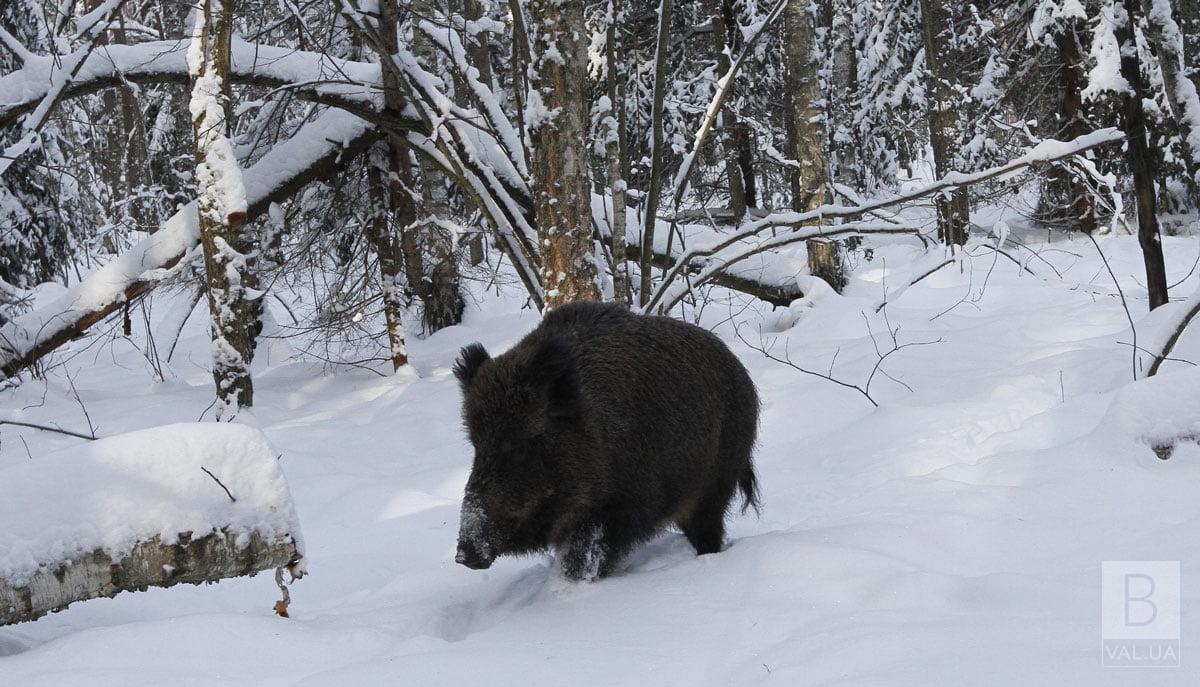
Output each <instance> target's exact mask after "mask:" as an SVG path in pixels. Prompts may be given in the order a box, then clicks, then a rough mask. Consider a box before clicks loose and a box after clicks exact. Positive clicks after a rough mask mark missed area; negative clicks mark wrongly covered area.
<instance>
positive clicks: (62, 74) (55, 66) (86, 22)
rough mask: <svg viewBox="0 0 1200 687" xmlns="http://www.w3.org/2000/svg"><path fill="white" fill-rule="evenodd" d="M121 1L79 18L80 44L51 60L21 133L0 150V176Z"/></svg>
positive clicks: (54, 102)
mask: <svg viewBox="0 0 1200 687" xmlns="http://www.w3.org/2000/svg"><path fill="white" fill-rule="evenodd" d="M125 2H126V0H105V2H103V3H102V4H101V5H100V6H99V7H97V8H96V9H95V10H93V11H91V12H89V13H88V14H86V15H84V16H83V17H81V18H80V20H79V24H80V26H81V27H82V29H81V30H80V32H79V36H78V37H79V38H83V39H84V41H85V42H84V44H83V47H82V48H81V49H79V50H77V51H75V52H73V53H71V54H70V55H68V56H65V57H62V58H59V59H58V60H54V61H52V62H51V64H50V69H49V74H48V77H49V78H48V81H47V87H46V92H45V94H44V95H42V97H41V98H40V100H39V102H38V104H37V106H36V107H34V108H33V111H32V112H30V113H29V116H27V117H26V118H25V120H24V122H23V123H22V127H21V137H20V138H19V139H17V141H16V142H15V143H13V144H12V145H10V146H8V148H6V149H5V150H4V153H3V154H0V177H2V176H4V172H6V171H7V170H8V168H9V166H11V165H12V163H13V161H14V160H15V159H17V158H18V157H20V156H21V155H23V154H24V153H25V151H27V150H29V148H30V147H32V146H33V143H34V141H36V140H37V136H38V132H39V131H40V130H41V128H42V126H43V125H45V123H46V121H47V120H49V119H50V115H51V113H53V112H54V107H55V106H56V105H57V104H58V102H59V100H61V99H62V97H63V91H64V90H65V89H66V88H67V86H68V85H70V84H71V83H72V82H74V81H75V79H76V78H77V76H78V75H79V72H80V70H82V69H83V67H84V65H85V63H86V62H87V61H88V57H89V56H90V55H91V54H92V51H93V50H95V48H96V43H97V41H98V40H99V38H100V34H101V32H103V31H104V29H105V28H106V27H107V25H108V19H109V17H111V16H113V15H115V14H116V13H118V12H120V11H121V6H122V5H124V4H125Z"/></svg>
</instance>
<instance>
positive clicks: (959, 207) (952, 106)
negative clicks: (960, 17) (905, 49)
mask: <svg viewBox="0 0 1200 687" xmlns="http://www.w3.org/2000/svg"><path fill="white" fill-rule="evenodd" d="M951 7H952V5H951V4H950V0H921V29H922V34H923V36H924V39H925V62H926V83H927V91H928V96H927V97H928V99H929V142H930V144H931V145H932V146H933V162H934V166H935V168H936V170H935V173H936V175H937V176H938V177H939V178H940V177H943V176H945V175H947V174H949V173H950V172H951V171H953V169H954V161H955V157H956V156H957V155H958V149H959V145H960V138H961V132H960V130H959V123H958V104H957V102H956V98H955V95H954V92H955V91H954V83H953V80H952V78H951V74H952V71H953V70H952V67H951V65H950V64H949V59H948V58H949V52H950V49H949V41H950V36H951V32H952V31H953V25H954V16H953V12H952V11H951ZM936 203H937V210H938V235H939V236H940V237H941V239H942V241H943V242H944V243H945V244H946V245H959V246H961V245H963V244H965V243H966V242H967V232H968V230H969V229H970V227H971V205H970V201H969V200H968V198H967V189H966V188H964V187H959V188H957V189H955V190H954V191H951V192H950V193H949V194H945V195H941V196H938V198H937V200H936Z"/></svg>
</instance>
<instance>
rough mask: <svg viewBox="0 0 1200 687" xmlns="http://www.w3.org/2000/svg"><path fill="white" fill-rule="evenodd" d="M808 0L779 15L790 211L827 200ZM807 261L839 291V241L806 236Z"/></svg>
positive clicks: (824, 137)
mask: <svg viewBox="0 0 1200 687" xmlns="http://www.w3.org/2000/svg"><path fill="white" fill-rule="evenodd" d="M809 10H810V8H809V6H808V5H807V3H804V2H791V3H789V4H788V7H787V9H785V10H784V14H783V50H784V79H785V81H786V83H787V92H788V94H787V111H786V112H785V116H784V120H785V122H786V126H787V136H788V147H789V151H788V155H789V156H790V157H791V158H792V159H793V160H795V161H796V163H797V164H798V165H799V166H798V167H796V168H795V169H793V170H792V173H791V187H792V209H793V210H796V211H797V212H811V211H813V210H815V209H817V208H818V207H820V206H822V205H825V204H826V203H828V202H829V201H830V192H829V178H828V175H829V173H828V169H829V166H828V163H827V160H826V155H825V143H826V141H828V140H829V139H828V136H827V135H826V133H825V112H824V111H823V110H822V109H821V102H822V99H821V81H820V79H819V78H818V73H817V69H818V62H817V35H816V18H815V17H814V16H813V14H812V12H810V11H809ZM807 246H808V255H809V258H808V262H809V267H810V268H811V270H812V274H813V276H815V277H820V278H821V279H824V280H825V281H826V282H828V283H829V285H830V286H832V287H833V289H834V290H835V291H838V292H841V290H842V287H843V286H844V285H845V283H846V277H845V274H844V273H843V271H842V258H841V253H842V244H841V242H839V241H825V240H810V241H808V242H807Z"/></svg>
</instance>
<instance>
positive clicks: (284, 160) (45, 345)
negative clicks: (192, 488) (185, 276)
mask: <svg viewBox="0 0 1200 687" xmlns="http://www.w3.org/2000/svg"><path fill="white" fill-rule="evenodd" d="M377 136H378V134H377V133H376V132H375V129H374V128H373V127H372V126H371V125H370V124H369V123H368V122H366V121H364V120H362V119H359V118H358V117H356V116H354V115H351V114H348V113H346V112H343V111H340V110H330V111H329V112H326V113H325V114H323V115H322V116H320V117H318V118H317V119H316V120H314V121H313V122H311V123H309V124H307V125H305V126H304V127H302V128H301V129H300V130H299V131H297V132H296V134H295V135H294V136H292V137H291V138H290V139H288V140H287V141H285V142H283V143H281V144H279V145H278V146H276V147H275V148H273V149H271V151H270V152H268V153H267V154H266V155H264V156H263V157H262V159H260V160H259V161H258V162H257V163H255V164H254V165H252V166H251V167H249V168H248V169H246V170H245V175H244V176H245V180H246V199H247V201H248V208H247V213H246V215H247V220H248V221H249V220H253V219H254V218H255V217H257V216H259V215H261V214H262V213H264V212H266V210H267V208H268V206H270V204H271V203H273V202H278V201H281V200H284V199H286V198H288V197H289V196H291V195H292V194H293V193H295V192H296V191H298V190H299V189H300V188H302V187H303V186H304V185H305V184H308V183H309V182H311V181H316V180H318V179H322V178H325V177H327V176H328V175H330V174H332V173H333V172H335V171H336V170H337V169H339V168H340V167H341V165H343V164H345V163H346V162H347V161H348V160H350V159H352V158H353V157H355V156H356V155H358V154H359V153H361V152H362V151H364V150H366V148H367V147H368V146H369V145H370V143H371V142H372V141H373V140H375V138H376V137H377ZM199 240H200V233H199V227H198V226H197V223H196V204H195V202H192V203H189V204H188V205H187V206H185V207H184V208H182V209H181V210H179V211H178V212H176V213H175V214H174V215H172V216H171V217H170V218H169V219H168V220H167V221H166V222H165V223H164V224H163V226H162V227H161V228H160V229H159V230H158V231H157V232H155V233H154V234H152V235H150V236H148V237H147V238H146V239H144V240H143V241H142V242H140V243H138V244H137V245H136V246H134V247H133V248H131V249H129V250H128V251H127V252H125V253H123V254H122V255H120V256H118V257H116V258H114V259H113V260H112V261H110V262H109V263H107V264H106V265H104V266H103V267H101V268H100V269H98V270H96V271H95V272H93V273H92V274H90V275H88V276H87V277H86V278H84V280H83V281H81V282H79V283H78V284H75V285H74V286H72V287H71V288H69V289H67V290H66V291H65V292H64V293H63V294H62V295H61V296H59V297H58V298H56V299H54V300H53V301H52V302H50V303H47V304H46V305H44V306H42V307H39V308H37V309H35V310H32V311H30V312H28V313H25V314H23V315H20V316H19V317H15V318H13V319H12V320H10V321H9V322H7V323H5V324H4V325H3V326H2V327H0V373H2V374H3V376H4V377H11V376H13V375H15V374H16V373H17V372H19V371H21V370H23V369H25V368H26V367H28V366H29V365H32V364H33V363H34V362H36V361H37V360H39V359H40V358H41V357H42V356H44V355H46V354H48V353H49V352H51V351H53V350H54V349H56V348H58V347H59V346H61V345H62V344H64V343H66V342H67V341H70V340H71V339H73V338H75V337H77V336H80V335H81V334H83V333H84V332H86V331H87V330H88V328H90V327H91V326H92V325H94V324H96V323H97V322H100V321H101V320H103V319H104V318H106V317H108V315H110V314H111V313H113V312H115V311H116V310H117V309H119V308H120V307H121V306H122V305H123V304H124V303H126V302H129V301H132V300H134V299H136V298H139V297H140V296H142V295H144V294H145V293H147V292H148V291H150V289H152V288H153V287H154V286H155V285H156V284H157V283H158V282H160V281H161V280H162V279H163V278H164V277H166V276H167V275H168V274H169V270H170V268H171V267H173V266H174V265H175V264H177V263H178V262H179V261H180V260H182V259H183V257H184V256H185V255H187V253H188V251H190V250H192V249H193V248H194V247H195V246H196V245H197V243H198V242H199Z"/></svg>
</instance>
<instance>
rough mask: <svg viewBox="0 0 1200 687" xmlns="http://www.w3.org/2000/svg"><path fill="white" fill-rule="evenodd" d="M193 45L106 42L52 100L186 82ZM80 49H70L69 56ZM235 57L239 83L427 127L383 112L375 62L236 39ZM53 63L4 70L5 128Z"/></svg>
mask: <svg viewBox="0 0 1200 687" xmlns="http://www.w3.org/2000/svg"><path fill="white" fill-rule="evenodd" d="M190 45H191V41H190V40H173V41H150V42H145V43H135V44H133V45H106V46H105V47H104V50H102V51H98V52H96V53H93V54H91V55H89V56H88V57H87V60H86V62H84V63H82V67H81V68H80V70H79V73H78V74H77V75H76V77H75V78H74V79H72V80H71V82H70V83H68V84H66V85H64V86H63V88H62V89H61V91H60V93H59V97H58V100H57V101H55V102H56V103H61V102H63V101H65V100H70V99H73V98H79V97H82V96H86V95H91V94H93V93H97V92H99V91H102V90H104V89H106V88H115V87H117V86H121V85H124V84H126V83H133V84H139V85H153V84H162V83H171V84H178V85H180V86H186V85H187V84H188V79H189V77H188V70H187V62H186V60H185V56H186V54H187V51H188V47H189V46H190ZM81 56H82V55H81V53H72V55H68V56H66V57H65V58H64V59H71V58H72V57H73V58H75V59H78V58H80V57H81ZM232 57H233V60H232V63H231V65H230V78H231V79H232V81H233V82H234V83H236V84H243V85H252V86H263V87H268V88H275V89H287V90H289V91H290V92H291V93H292V94H293V95H295V96H296V97H298V98H300V99H302V100H308V101H310V102H315V103H321V104H324V105H330V106H333V107H337V108H339V109H342V110H345V111H347V112H350V113H351V114H354V115H357V116H359V117H361V118H363V119H366V120H367V121H370V122H371V123H373V124H377V125H380V126H388V127H390V128H392V129H421V128H422V127H423V126H424V124H423V122H422V121H421V120H419V119H417V118H415V117H413V116H411V115H410V114H401V113H386V112H383V111H382V107H381V102H382V99H381V97H380V95H379V93H380V91H379V88H380V86H379V65H377V64H370V63H367V62H354V61H351V60H342V59H338V58H333V57H329V56H328V55H324V54H322V53H312V52H305V51H303V50H294V49H291V48H277V47H274V46H270V45H258V44H254V43H246V42H244V41H238V40H235V41H234V43H233V49H232ZM52 68H53V63H52V60H51V58H49V57H44V56H38V57H36V58H34V59H33V60H32V61H30V62H29V63H27V64H25V65H24V66H23V67H22V68H21V69H18V70H16V71H14V72H11V73H9V74H5V75H4V76H0V127H5V126H10V125H12V124H15V123H16V122H17V120H18V119H20V118H21V117H22V116H24V115H26V114H28V113H30V112H33V111H34V110H35V109H36V108H37V107H38V105H39V103H41V102H43V100H44V98H46V97H47V95H48V94H49V91H50V89H51V86H52V84H51V82H50V78H51V69H52Z"/></svg>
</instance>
